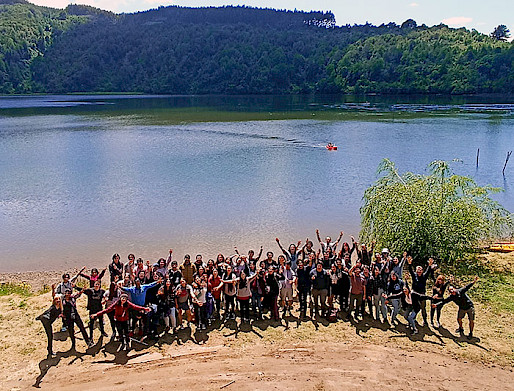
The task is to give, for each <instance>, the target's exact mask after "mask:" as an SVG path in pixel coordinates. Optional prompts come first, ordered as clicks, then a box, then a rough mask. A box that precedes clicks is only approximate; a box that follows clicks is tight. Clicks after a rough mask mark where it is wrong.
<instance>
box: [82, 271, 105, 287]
mask: <svg viewBox="0 0 514 391" xmlns="http://www.w3.org/2000/svg"><path fill="white" fill-rule="evenodd" d="M106 270H107V268H104V269H102V271H101V272H98V269H97V268H96V267H94V268H92V269H91V274H85V273H83V272H81V273H80V274H79V276H80V277H84V278H85V279H86V280H88V281H89V287H90V288H93V287H94V286H95V282H96V281H100V282H101V280H102V277H103V276H104V274H105V271H106Z"/></svg>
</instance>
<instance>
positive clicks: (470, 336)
mask: <svg viewBox="0 0 514 391" xmlns="http://www.w3.org/2000/svg"><path fill="white" fill-rule="evenodd" d="M468 339H473V333H472V332H471V331H470V332H469V334H468Z"/></svg>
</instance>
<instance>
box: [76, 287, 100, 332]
mask: <svg viewBox="0 0 514 391" xmlns="http://www.w3.org/2000/svg"><path fill="white" fill-rule="evenodd" d="M75 289H77V288H75ZM83 293H84V294H85V295H86V296H87V306H86V308H87V310H88V311H89V315H91V314H96V313H97V312H100V311H101V310H102V301H103V300H104V296H105V290H104V289H103V288H102V283H101V281H100V280H98V279H97V280H95V284H94V287H93V288H88V289H85V290H84V291H83ZM98 323H99V326H100V333H101V335H102V337H107V333H106V332H105V329H104V317H103V316H99V317H98ZM94 328H95V321H94V320H93V319H90V321H89V339H90V340H91V342H93V330H94Z"/></svg>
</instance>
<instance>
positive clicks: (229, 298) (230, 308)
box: [222, 265, 237, 319]
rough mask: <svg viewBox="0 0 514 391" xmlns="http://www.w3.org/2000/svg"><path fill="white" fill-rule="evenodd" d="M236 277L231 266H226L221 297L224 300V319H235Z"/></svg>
mask: <svg viewBox="0 0 514 391" xmlns="http://www.w3.org/2000/svg"><path fill="white" fill-rule="evenodd" d="M236 282H237V276H236V274H235V273H234V272H233V271H232V266H231V265H227V269H226V271H225V274H224V275H223V278H222V284H223V297H224V299H225V313H224V315H223V316H224V317H225V319H235V318H236V313H235V298H236Z"/></svg>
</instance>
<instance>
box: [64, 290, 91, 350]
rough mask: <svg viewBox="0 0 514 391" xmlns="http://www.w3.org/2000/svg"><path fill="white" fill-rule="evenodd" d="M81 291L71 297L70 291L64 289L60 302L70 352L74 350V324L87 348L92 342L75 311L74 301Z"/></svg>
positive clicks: (75, 304)
mask: <svg viewBox="0 0 514 391" xmlns="http://www.w3.org/2000/svg"><path fill="white" fill-rule="evenodd" d="M82 292H83V290H81V291H80V292H78V293H76V294H74V295H72V294H71V290H70V289H66V290H65V291H64V300H63V301H62V307H63V316H64V319H65V321H66V328H67V329H68V333H69V335H70V339H71V350H75V327H74V325H75V324H76V325H77V326H78V328H79V330H80V332H81V333H82V337H84V341H85V342H86V344H87V345H88V347H91V346H92V343H91V342H92V341H91V340H90V339H89V337H88V335H87V332H86V329H85V327H84V323H83V322H82V319H81V318H80V315H79V313H78V311H77V303H76V299H77V298H78V297H79V296H80V295H81V294H82Z"/></svg>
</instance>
